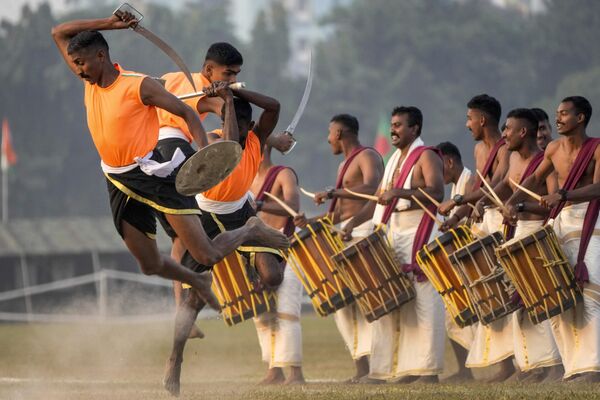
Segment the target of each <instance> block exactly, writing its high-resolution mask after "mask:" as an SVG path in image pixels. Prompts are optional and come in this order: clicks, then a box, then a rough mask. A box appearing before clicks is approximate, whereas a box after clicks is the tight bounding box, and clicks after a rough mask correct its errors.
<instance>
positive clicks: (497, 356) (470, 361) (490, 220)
mask: <svg viewBox="0 0 600 400" xmlns="http://www.w3.org/2000/svg"><path fill="white" fill-rule="evenodd" d="M502 219H503V218H502V214H501V213H500V212H499V211H498V210H497V209H495V208H487V209H486V210H485V213H484V214H483V221H482V222H480V223H478V224H475V226H476V229H479V231H481V234H482V235H490V234H492V233H494V232H498V231H501V230H502ZM512 325H513V317H512V315H510V314H509V315H507V316H505V317H502V318H500V319H498V320H496V321H493V322H491V323H490V324H488V325H483V324H482V323H477V324H476V328H475V337H474V339H473V343H472V345H471V348H470V349H469V355H468V356H467V361H466V363H465V365H466V367H467V368H481V367H488V366H490V365H493V364H496V363H498V362H500V361H502V360H504V359H506V358H508V357H511V356H512V355H513V354H514V344H513V326H512Z"/></svg>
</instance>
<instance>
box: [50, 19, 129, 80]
mask: <svg viewBox="0 0 600 400" xmlns="http://www.w3.org/2000/svg"><path fill="white" fill-rule="evenodd" d="M135 24H137V20H136V19H135V17H134V16H133V15H132V14H130V13H124V14H123V16H122V17H117V16H116V15H111V16H110V17H108V18H101V19H79V20H74V21H69V22H65V23H62V24H60V25H57V26H55V27H53V28H52V38H53V39H54V42H55V43H56V46H57V47H58V50H59V51H60V54H61V55H62V56H63V58H64V59H65V62H66V63H67V65H68V66H69V68H70V69H71V71H73V73H74V74H75V75H79V72H78V69H77V66H76V65H75V64H73V61H72V60H71V58H70V57H69V54H68V53H67V48H68V47H69V41H70V40H71V39H72V38H73V37H74V36H75V35H77V34H78V33H80V32H84V31H106V30H113V29H127V28H129V27H130V26H134V25H135Z"/></svg>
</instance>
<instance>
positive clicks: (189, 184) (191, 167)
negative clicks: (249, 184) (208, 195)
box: [175, 140, 242, 196]
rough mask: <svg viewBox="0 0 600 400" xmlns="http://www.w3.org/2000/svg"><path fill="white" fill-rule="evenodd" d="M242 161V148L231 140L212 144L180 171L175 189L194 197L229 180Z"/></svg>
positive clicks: (199, 152)
mask: <svg viewBox="0 0 600 400" xmlns="http://www.w3.org/2000/svg"><path fill="white" fill-rule="evenodd" d="M241 159H242V147H241V146H240V145H239V143H237V142H234V141H231V140H223V141H219V142H215V143H211V144H209V145H208V146H206V147H204V148H202V149H200V150H199V151H198V152H197V153H196V154H194V155H193V156H191V157H190V158H189V159H188V160H187V161H186V162H185V163H184V164H183V165H182V166H181V168H180V169H179V172H178V173H177V178H176V179H175V188H176V189H177V191H178V192H179V193H181V194H183V195H184V196H194V195H196V194H198V193H202V192H205V191H207V190H208V189H210V188H212V187H213V186H215V185H216V184H218V183H220V182H221V181H223V179H225V178H227V177H228V176H229V174H231V172H232V171H233V169H234V168H235V167H236V166H237V165H238V164H239V163H240V160H241Z"/></svg>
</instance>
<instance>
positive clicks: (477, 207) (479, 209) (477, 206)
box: [473, 200, 485, 222]
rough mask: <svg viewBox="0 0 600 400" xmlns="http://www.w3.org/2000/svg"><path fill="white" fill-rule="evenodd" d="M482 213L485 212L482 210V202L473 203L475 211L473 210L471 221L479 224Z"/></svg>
mask: <svg viewBox="0 0 600 400" xmlns="http://www.w3.org/2000/svg"><path fill="white" fill-rule="evenodd" d="M484 212H485V210H484V209H483V201H481V200H480V201H478V202H477V203H475V209H474V210H473V219H474V220H475V222H481V220H482V219H483V213H484Z"/></svg>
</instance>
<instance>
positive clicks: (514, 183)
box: [508, 178, 542, 201]
mask: <svg viewBox="0 0 600 400" xmlns="http://www.w3.org/2000/svg"><path fill="white" fill-rule="evenodd" d="M508 179H509V180H510V182H511V183H512V184H513V185H515V187H516V188H517V189H520V190H522V191H524V192H525V193H527V194H528V195H530V196H531V197H533V198H534V199H536V200H537V201H541V200H542V196H540V195H539V194H537V193H535V192H532V191H531V190H529V189H527V188H525V187H523V186H521V185H519V184H518V183H517V182H515V181H513V179H512V178H508Z"/></svg>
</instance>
